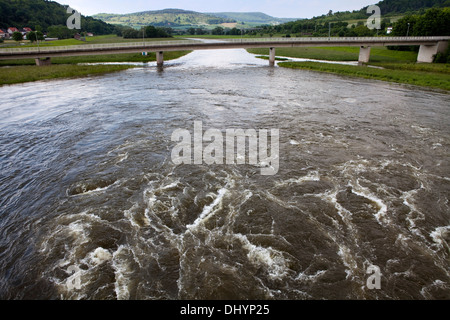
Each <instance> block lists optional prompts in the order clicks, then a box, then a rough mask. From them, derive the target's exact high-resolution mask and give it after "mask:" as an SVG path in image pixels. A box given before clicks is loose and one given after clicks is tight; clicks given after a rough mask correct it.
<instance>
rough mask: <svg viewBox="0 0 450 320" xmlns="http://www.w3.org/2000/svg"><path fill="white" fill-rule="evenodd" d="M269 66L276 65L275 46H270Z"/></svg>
mask: <svg viewBox="0 0 450 320" xmlns="http://www.w3.org/2000/svg"><path fill="white" fill-rule="evenodd" d="M269 66H271V67H273V66H275V48H270V53H269Z"/></svg>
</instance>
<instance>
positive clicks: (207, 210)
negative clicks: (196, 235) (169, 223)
mask: <svg viewBox="0 0 450 320" xmlns="http://www.w3.org/2000/svg"><path fill="white" fill-rule="evenodd" d="M227 192H228V189H227V188H221V189H220V190H219V191H218V192H217V196H216V198H215V199H214V201H213V203H211V204H210V205H207V206H204V207H203V211H202V213H201V214H200V216H199V217H198V218H197V219H196V220H195V221H194V223H192V224H190V225H187V226H186V227H187V229H188V230H192V229H194V228H196V227H197V226H199V225H200V224H202V223H205V222H206V221H207V220H208V219H209V218H210V217H211V215H212V213H214V209H215V208H216V207H217V206H218V205H219V204H220V203H222V200H223V198H224V197H225V194H226V193H227Z"/></svg>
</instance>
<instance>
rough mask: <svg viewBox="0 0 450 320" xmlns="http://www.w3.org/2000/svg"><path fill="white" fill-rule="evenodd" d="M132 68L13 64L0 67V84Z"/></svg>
mask: <svg viewBox="0 0 450 320" xmlns="http://www.w3.org/2000/svg"><path fill="white" fill-rule="evenodd" d="M128 68H132V66H131V65H128V66H127V65H95V66H77V65H52V66H46V67H38V66H15V67H8V68H2V69H1V71H0V85H6V84H16V83H25V82H32V81H38V80H48V79H59V78H77V77H86V76H94V75H101V74H105V73H111V72H117V71H122V70H126V69H128Z"/></svg>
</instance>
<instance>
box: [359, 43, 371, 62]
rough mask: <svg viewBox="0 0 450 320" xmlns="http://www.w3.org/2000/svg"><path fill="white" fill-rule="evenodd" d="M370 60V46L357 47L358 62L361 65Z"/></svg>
mask: <svg viewBox="0 0 450 320" xmlns="http://www.w3.org/2000/svg"><path fill="white" fill-rule="evenodd" d="M369 60H370V47H365V46H361V48H360V49H359V59H358V64H359V65H363V64H364V63H369Z"/></svg>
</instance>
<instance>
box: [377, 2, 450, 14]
mask: <svg viewBox="0 0 450 320" xmlns="http://www.w3.org/2000/svg"><path fill="white" fill-rule="evenodd" d="M377 5H378V6H379V7H380V9H381V12H382V13H383V14H390V13H407V12H414V11H418V10H422V9H429V8H433V7H438V8H443V7H450V0H383V1H380V2H379V3H378V4H377Z"/></svg>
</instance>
